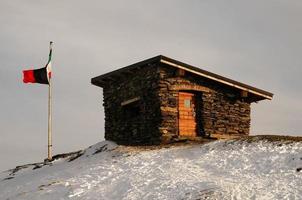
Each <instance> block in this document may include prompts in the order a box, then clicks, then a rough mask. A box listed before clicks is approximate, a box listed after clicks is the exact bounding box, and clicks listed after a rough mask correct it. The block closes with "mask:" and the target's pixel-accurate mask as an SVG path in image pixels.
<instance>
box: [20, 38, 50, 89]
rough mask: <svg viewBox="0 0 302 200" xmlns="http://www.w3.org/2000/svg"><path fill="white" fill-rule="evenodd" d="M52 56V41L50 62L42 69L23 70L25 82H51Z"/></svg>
mask: <svg viewBox="0 0 302 200" xmlns="http://www.w3.org/2000/svg"><path fill="white" fill-rule="evenodd" d="M51 56H52V42H51V43H50V50H49V56H48V62H47V64H46V66H45V67H43V68H40V69H30V70H23V82H24V83H40V84H49V82H50V79H51Z"/></svg>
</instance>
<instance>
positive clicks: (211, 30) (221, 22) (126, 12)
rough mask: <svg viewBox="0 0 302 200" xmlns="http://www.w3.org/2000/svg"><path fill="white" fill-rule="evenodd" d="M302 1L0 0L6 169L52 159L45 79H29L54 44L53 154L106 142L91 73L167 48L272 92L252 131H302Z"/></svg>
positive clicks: (1, 155)
mask: <svg viewBox="0 0 302 200" xmlns="http://www.w3.org/2000/svg"><path fill="white" fill-rule="evenodd" d="M301 10H302V1H300V0H296V1H295V0H286V1H285V0H254V1H244V0H228V1H225V0H220V1H219V0H208V1H206V0H191V1H186V0H152V1H146V0H145V1H143V0H129V1H124V0H120V1H115V0H111V1H102V0H91V1H79V0H60V1H59V0H53V1H39V0H31V1H22V0H19V1H16V0H7V1H5V0H0V13H1V14H0V15H1V17H0V25H1V31H0V45H1V46H0V88H1V89H0V92H1V93H0V95H1V96H0V97H1V101H0V102H1V104H0V127H1V129H0V136H1V138H0V171H2V170H5V169H8V168H12V167H14V166H16V165H20V164H25V163H30V162H38V161H42V160H43V159H44V158H46V157H47V85H40V84H23V83H22V70H24V69H29V68H40V67H43V66H44V65H45V64H46V62H47V56H48V51H49V50H48V45H49V41H50V40H52V41H54V51H53V85H54V88H53V134H54V136H53V143H54V154H57V153H63V152H68V151H75V150H79V149H82V148H85V147H87V146H89V145H92V144H94V143H96V142H99V141H101V140H103V136H104V120H103V119H104V111H103V107H102V90H101V88H98V87H96V86H93V85H91V84H90V79H91V78H92V77H95V76H97V75H100V74H103V73H105V72H109V71H111V70H114V69H117V68H120V67H123V66H126V65H129V64H132V63H135V62H138V61H141V60H144V59H147V58H150V57H153V56H156V55H159V54H163V55H166V56H168V57H171V58H174V59H176V60H179V61H182V62H186V63H188V64H192V65H194V66H197V67H200V68H203V69H205V70H209V71H211V72H214V73H218V74H220V75H223V76H226V77H229V78H232V79H235V80H237V81H241V82H244V83H247V84H250V85H253V86H255V87H258V88H261V89H265V90H267V91H270V92H273V93H274V94H275V96H274V99H273V100H272V101H268V100H267V101H261V102H259V103H258V104H253V105H252V124H251V126H252V127H251V133H252V134H287V135H300V136H302V132H301V128H300V126H301V124H302V107H301V99H302V93H301V85H302V78H301V75H302V55H301V53H302V23H301V19H302V12H301Z"/></svg>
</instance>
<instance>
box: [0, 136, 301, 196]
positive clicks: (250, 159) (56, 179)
mask: <svg viewBox="0 0 302 200" xmlns="http://www.w3.org/2000/svg"><path fill="white" fill-rule="evenodd" d="M80 155H81V156H80V157H78V158H77V159H74V160H72V161H69V159H70V158H69V157H66V158H59V159H57V160H56V161H55V162H52V163H49V164H47V165H43V166H41V168H37V169H35V170H33V165H28V166H27V167H26V168H24V169H20V170H19V171H17V172H15V173H13V174H11V175H9V174H10V173H11V172H12V171H5V172H2V173H1V174H0V199H1V200H2V199H4V200H14V199H25V200H27V199H28V200H35V199H39V200H40V199H108V200H109V199H110V200H111V199H173V200H174V199H302V171H300V170H298V169H299V168H301V167H302V143H301V142H292V143H277V142H266V141H256V142H251V143H248V142H244V141H216V142H211V143H208V144H203V145H201V144H190V145H184V146H173V147H170V148H157V149H146V148H138V147H137V148H135V147H125V146H118V145H116V144H115V143H113V142H109V141H104V142H100V143H97V144H95V145H93V146H91V147H89V148H87V149H86V150H84V151H83V152H82V153H81V154H80ZM8 177H11V179H6V178H8ZM5 179H6V180H5Z"/></svg>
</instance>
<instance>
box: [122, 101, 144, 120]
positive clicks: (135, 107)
mask: <svg viewBox="0 0 302 200" xmlns="http://www.w3.org/2000/svg"><path fill="white" fill-rule="evenodd" d="M123 111H124V115H125V116H126V117H129V118H137V117H138V116H139V115H140V114H141V109H140V105H139V104H138V103H131V104H128V105H126V106H123Z"/></svg>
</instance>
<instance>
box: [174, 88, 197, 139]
mask: <svg viewBox="0 0 302 200" xmlns="http://www.w3.org/2000/svg"><path fill="white" fill-rule="evenodd" d="M178 112H179V120H178V125H179V135H180V136H189V137H195V136H196V119H195V118H196V112H195V96H194V94H192V93H187V92H179V96H178Z"/></svg>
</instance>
